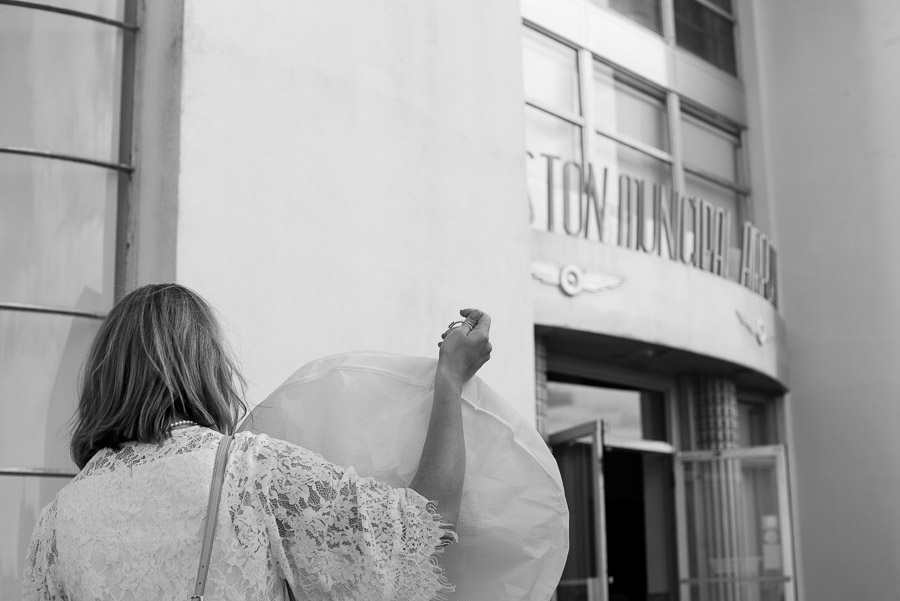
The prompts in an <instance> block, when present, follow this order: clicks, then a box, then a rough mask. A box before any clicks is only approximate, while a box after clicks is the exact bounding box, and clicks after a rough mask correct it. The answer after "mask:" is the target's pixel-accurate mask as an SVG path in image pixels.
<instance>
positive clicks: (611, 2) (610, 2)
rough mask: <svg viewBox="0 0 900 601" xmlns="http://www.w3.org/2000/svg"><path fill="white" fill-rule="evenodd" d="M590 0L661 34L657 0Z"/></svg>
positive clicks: (660, 17)
mask: <svg viewBox="0 0 900 601" xmlns="http://www.w3.org/2000/svg"><path fill="white" fill-rule="evenodd" d="M591 2H592V3H593V4H595V5H596V6H602V7H604V8H606V7H609V8H611V9H613V10H614V11H616V12H618V13H621V14H623V15H625V16H626V17H628V18H629V19H631V20H632V21H635V22H636V23H640V24H641V25H643V26H644V27H646V28H648V29H652V30H653V31H655V32H656V33H659V34H662V16H661V12H660V6H659V5H660V2H659V0H591Z"/></svg>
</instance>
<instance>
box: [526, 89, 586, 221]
mask: <svg viewBox="0 0 900 601" xmlns="http://www.w3.org/2000/svg"><path fill="white" fill-rule="evenodd" d="M525 143H526V148H527V149H528V152H529V154H530V156H529V157H528V160H527V166H528V196H529V200H530V203H531V225H532V227H534V228H535V229H539V230H546V231H563V222H562V219H563V217H564V211H563V183H564V182H565V179H564V176H563V171H564V168H565V165H567V164H570V163H574V164H575V165H577V166H578V168H580V167H581V164H582V157H581V128H580V127H578V126H576V125H572V124H571V123H569V122H567V121H563V120H562V119H558V118H556V117H553V116H551V115H548V114H547V113H545V112H543V111H540V110H538V109H535V108H532V107H528V106H526V107H525ZM544 155H549V156H550V157H551V158H548V157H547V156H544ZM552 157H555V158H552ZM567 169H568V172H569V174H570V175H572V174H573V173H577V172H576V169H575V168H572V167H568V168H567ZM576 179H577V178H574V177H573V178H570V181H569V183H570V189H571V191H570V195H571V196H572V202H575V200H574V199H575V198H577V197H578V196H577V195H576V194H575V193H577V192H578V190H577V188H578V184H577V181H576ZM548 196H549V197H550V198H548ZM551 198H552V202H550V199H551ZM551 222H552V223H551ZM551 225H552V227H551Z"/></svg>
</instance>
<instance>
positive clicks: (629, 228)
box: [591, 135, 672, 246]
mask: <svg viewBox="0 0 900 601" xmlns="http://www.w3.org/2000/svg"><path fill="white" fill-rule="evenodd" d="M591 152H592V153H593V155H592V157H591V158H592V161H593V163H594V170H595V173H596V178H597V181H598V183H597V186H598V188H599V187H600V186H601V183H600V182H601V181H602V179H603V173H602V172H603V169H604V168H606V169H607V174H606V181H607V184H606V190H607V192H606V204H605V206H606V215H605V219H604V230H603V240H604V241H605V242H611V243H616V241H621V240H623V236H630V239H632V240H634V239H635V236H636V226H637V224H636V222H635V220H636V218H637V214H636V211H638V208H637V200H638V199H637V198H636V197H637V195H638V194H642V195H643V196H642V197H641V198H640V200H641V201H642V202H643V203H644V205H643V207H642V208H641V209H640V210H641V211H643V215H644V227H643V232H644V239H645V242H646V243H648V244H649V243H651V242H652V239H653V228H654V223H653V222H654V219H653V209H652V205H653V193H654V192H653V189H654V186H657V187H665V188H666V189H667V190H672V167H671V165H669V164H668V163H666V162H665V161H660V160H659V159H656V158H654V157H651V156H649V155H647V154H644V153H643V152H640V151H637V150H634V149H633V148H629V147H628V146H625V145H624V144H620V143H618V142H616V141H614V140H611V139H609V138H607V137H605V136H601V135H597V136H595V137H594V143H593V145H592V147H591ZM637 183H640V186H639V187H638V185H637ZM629 185H630V186H631V187H630V188H629V187H628V186H629ZM629 190H630V191H629ZM638 190H640V192H638ZM628 194H630V195H631V198H632V202H634V203H635V205H634V206H633V207H632V209H633V211H634V212H633V213H631V214H630V215H629V214H627V206H626V207H623V211H626V213H624V214H622V217H623V218H624V217H628V218H629V219H630V221H629V222H623V223H622V224H621V231H620V223H619V221H620V210H619V209H620V205H621V204H622V200H623V199H624V198H626V197H627V196H626V195H628ZM620 243H621V242H620ZM628 246H634V244H633V243H632V244H628Z"/></svg>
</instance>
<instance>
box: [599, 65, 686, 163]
mask: <svg viewBox="0 0 900 601" xmlns="http://www.w3.org/2000/svg"><path fill="white" fill-rule="evenodd" d="M593 92H594V111H595V113H596V119H597V123H598V124H599V125H600V126H601V127H602V128H604V129H606V130H609V131H612V132H615V133H618V134H624V135H626V136H628V137H631V138H634V139H635V140H638V141H640V142H644V143H645V144H649V145H651V146H654V147H656V148H659V149H660V150H665V151H668V150H669V120H668V117H667V115H666V105H665V102H663V100H662V98H658V97H654V96H651V95H650V94H647V93H646V92H643V91H641V90H638V89H637V88H635V87H633V86H630V85H628V84H626V83H624V82H623V81H621V80H619V79H617V78H616V77H615V72H614V71H613V70H612V68H610V67H608V66H607V65H604V64H603V63H600V62H598V61H594V90H593Z"/></svg>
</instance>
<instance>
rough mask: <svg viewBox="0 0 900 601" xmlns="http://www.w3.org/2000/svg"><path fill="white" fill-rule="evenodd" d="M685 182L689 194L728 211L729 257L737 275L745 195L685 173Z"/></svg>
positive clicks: (732, 268)
mask: <svg viewBox="0 0 900 601" xmlns="http://www.w3.org/2000/svg"><path fill="white" fill-rule="evenodd" d="M684 183H685V187H686V188H687V190H686V194H687V196H693V197H695V198H699V199H701V200H705V201H706V202H708V203H710V204H712V205H713V206H715V207H719V208H722V209H725V210H726V211H728V213H729V215H730V218H729V223H728V246H730V247H731V251H730V254H729V257H730V259H731V262H732V263H735V265H732V266H731V267H730V268H729V271H730V275H731V276H732V277H736V276H737V275H738V273H737V272H736V269H737V266H738V265H740V262H739V259H740V254H741V234H742V233H743V225H744V222H743V210H742V209H743V207H741V204H742V199H743V197H742V196H741V195H740V194H738V193H737V192H734V191H733V190H730V189H728V188H724V187H722V186H719V185H716V184H714V183H712V182H710V181H708V180H705V179H703V178H701V177H697V176H695V175H691V174H690V173H685V174H684Z"/></svg>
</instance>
